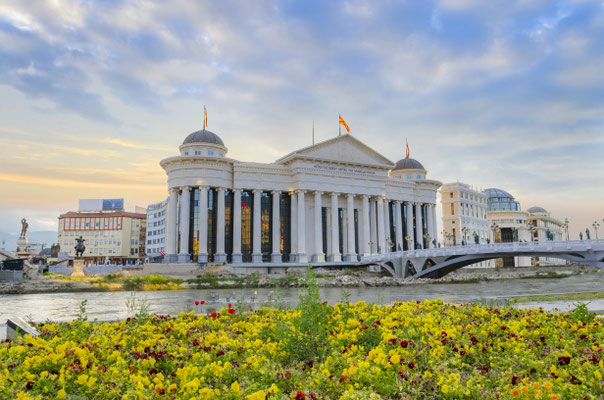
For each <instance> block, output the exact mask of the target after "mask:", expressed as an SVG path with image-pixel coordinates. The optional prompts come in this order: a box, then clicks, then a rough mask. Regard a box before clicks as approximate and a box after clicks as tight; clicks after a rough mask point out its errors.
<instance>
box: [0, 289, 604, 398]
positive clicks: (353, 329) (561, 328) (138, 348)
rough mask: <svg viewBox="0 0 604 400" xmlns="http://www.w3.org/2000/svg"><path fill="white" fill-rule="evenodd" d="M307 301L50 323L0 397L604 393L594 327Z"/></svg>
mask: <svg viewBox="0 0 604 400" xmlns="http://www.w3.org/2000/svg"><path fill="white" fill-rule="evenodd" d="M302 300H303V301H302V302H301V304H300V306H299V307H298V308H296V309H293V310H279V309H273V308H262V309H260V310H257V311H255V312H242V311H241V310H235V309H234V308H231V307H229V308H228V309H226V308H225V309H223V310H221V311H220V312H219V313H214V314H212V315H204V314H196V313H195V312H190V313H187V314H184V313H183V314H180V315H179V316H177V317H169V316H144V315H142V316H139V318H138V319H129V320H127V321H121V322H119V323H89V322H86V321H84V320H83V319H80V320H78V321H74V322H71V323H67V324H45V325H41V326H40V327H39V328H40V329H41V331H42V332H43V334H42V336H41V337H38V338H33V337H24V338H17V339H15V340H13V341H6V342H5V343H2V344H0V398H2V399H12V398H16V399H30V398H33V399H45V398H59V399H63V398H64V399H85V398H89V399H119V398H124V399H149V398H157V399H171V398H173V399H282V398H289V399H298V400H300V399H391V398H394V399H405V398H408V399H440V398H445V399H464V398H468V399H495V398H500V399H513V398H521V399H573V400H574V399H583V398H587V399H601V398H603V396H604V389H603V378H602V375H603V371H604V366H603V361H602V360H603V358H604V357H603V356H604V352H603V342H604V330H603V329H602V321H600V320H598V319H593V317H590V316H585V315H582V316H580V317H581V318H578V317H577V315H575V314H569V313H549V312H544V311H542V310H515V309H512V308H501V309H497V308H491V307H485V306H479V305H464V306H458V305H450V304H444V303H443V302H442V301H440V300H433V301H424V302H421V303H420V302H408V303H395V304H393V305H391V306H376V305H367V304H365V303H364V302H359V303H356V304H349V303H340V304H337V305H336V306H333V307H332V306H329V305H326V304H323V303H320V302H316V301H314V300H313V297H312V296H310V297H308V298H307V299H306V301H304V299H302ZM315 300H316V299H315ZM201 307H204V306H203V305H201ZM198 311H202V310H198ZM581 320H583V322H582V321H581Z"/></svg>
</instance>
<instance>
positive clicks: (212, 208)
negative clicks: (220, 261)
mask: <svg viewBox="0 0 604 400" xmlns="http://www.w3.org/2000/svg"><path fill="white" fill-rule="evenodd" d="M216 194H217V193H216V189H208V261H214V255H215V254H216V228H217V226H216V220H217V217H218V215H217V214H218V212H217V211H218V209H217V208H218V199H217V198H216Z"/></svg>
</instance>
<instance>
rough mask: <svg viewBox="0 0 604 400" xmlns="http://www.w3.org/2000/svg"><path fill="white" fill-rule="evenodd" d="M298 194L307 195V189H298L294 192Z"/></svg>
mask: <svg viewBox="0 0 604 400" xmlns="http://www.w3.org/2000/svg"><path fill="white" fill-rule="evenodd" d="M294 191H295V192H296V193H306V189H296V190H294Z"/></svg>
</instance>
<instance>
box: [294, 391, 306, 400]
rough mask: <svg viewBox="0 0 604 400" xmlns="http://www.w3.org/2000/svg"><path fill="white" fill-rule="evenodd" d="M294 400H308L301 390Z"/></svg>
mask: <svg viewBox="0 0 604 400" xmlns="http://www.w3.org/2000/svg"><path fill="white" fill-rule="evenodd" d="M294 400H306V396H305V395H304V392H303V391H301V390H298V392H297V393H296V397H294Z"/></svg>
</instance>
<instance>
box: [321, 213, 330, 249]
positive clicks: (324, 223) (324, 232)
mask: <svg viewBox="0 0 604 400" xmlns="http://www.w3.org/2000/svg"><path fill="white" fill-rule="evenodd" d="M327 218H329V209H328V208H327V207H321V235H322V237H321V239H322V241H321V242H322V247H323V254H327Z"/></svg>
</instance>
